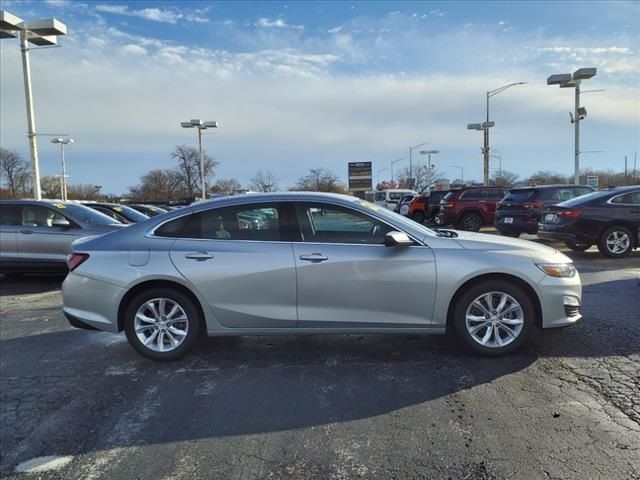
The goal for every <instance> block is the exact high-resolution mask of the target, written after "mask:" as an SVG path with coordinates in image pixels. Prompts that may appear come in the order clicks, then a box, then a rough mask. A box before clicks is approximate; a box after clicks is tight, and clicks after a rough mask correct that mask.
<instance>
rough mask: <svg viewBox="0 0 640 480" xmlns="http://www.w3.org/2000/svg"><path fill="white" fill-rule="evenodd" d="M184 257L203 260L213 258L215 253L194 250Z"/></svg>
mask: <svg viewBox="0 0 640 480" xmlns="http://www.w3.org/2000/svg"><path fill="white" fill-rule="evenodd" d="M184 258H188V259H189V260H196V261H198V262H203V261H205V260H210V259H212V258H213V255H211V254H210V253H207V252H193V253H187V254H185V256H184Z"/></svg>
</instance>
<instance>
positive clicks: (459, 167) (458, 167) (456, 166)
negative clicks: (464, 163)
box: [451, 165, 464, 185]
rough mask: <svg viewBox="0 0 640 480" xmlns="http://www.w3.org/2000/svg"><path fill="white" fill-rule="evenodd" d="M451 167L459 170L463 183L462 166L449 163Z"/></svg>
mask: <svg viewBox="0 0 640 480" xmlns="http://www.w3.org/2000/svg"><path fill="white" fill-rule="evenodd" d="M451 166H452V167H453V168H457V169H458V170H460V180H462V184H463V185H464V168H463V167H461V166H460V165H451Z"/></svg>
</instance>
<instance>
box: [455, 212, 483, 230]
mask: <svg viewBox="0 0 640 480" xmlns="http://www.w3.org/2000/svg"><path fill="white" fill-rule="evenodd" d="M480 227H482V217H481V216H480V215H478V214H477V213H465V214H464V215H463V216H462V218H461V219H460V228H461V229H462V230H468V231H470V232H477V231H479V230H480Z"/></svg>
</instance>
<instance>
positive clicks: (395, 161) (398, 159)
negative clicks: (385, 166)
mask: <svg viewBox="0 0 640 480" xmlns="http://www.w3.org/2000/svg"><path fill="white" fill-rule="evenodd" d="M405 158H407V157H400V158H396V159H395V160H391V181H392V182H393V164H394V163H398V162H399V161H401V160H404V159H405Z"/></svg>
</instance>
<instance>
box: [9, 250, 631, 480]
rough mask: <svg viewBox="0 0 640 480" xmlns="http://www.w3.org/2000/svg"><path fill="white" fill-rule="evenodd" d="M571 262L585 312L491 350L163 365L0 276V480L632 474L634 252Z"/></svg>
mask: <svg viewBox="0 0 640 480" xmlns="http://www.w3.org/2000/svg"><path fill="white" fill-rule="evenodd" d="M569 255H570V256H571V257H572V258H573V259H574V261H575V262H576V265H577V267H578V270H579V271H580V273H581V276H582V279H583V284H584V300H583V302H584V305H583V314H584V317H585V318H584V321H583V322H582V323H581V324H580V325H578V326H575V327H573V328H569V329H565V330H560V331H553V332H544V333H541V332H536V333H535V334H534V336H533V339H532V341H531V342H530V345H529V346H527V348H525V349H524V351H523V352H521V353H519V354H516V355H512V356H509V357H505V358H499V359H486V358H478V357H474V356H470V355H468V354H466V353H464V352H462V351H460V350H459V349H458V348H457V347H456V346H455V345H453V344H451V343H450V342H449V341H448V340H447V339H446V338H443V337H426V336H425V337H421V336H407V335H401V336H319V335H318V336H303V337H288V336H284V337H243V338H212V339H207V340H204V341H202V342H201V344H200V345H199V347H198V348H197V351H196V352H195V353H194V354H191V355H189V356H188V357H187V358H185V359H184V360H183V361H180V362H176V363H170V364H158V363H154V362H151V361H148V360H145V359H143V358H142V357H140V356H138V355H137V354H136V353H135V352H134V351H133V350H132V349H131V348H130V347H129V345H128V344H127V342H126V340H125V338H124V335H114V334H109V333H99V332H92V331H84V330H77V329H74V328H72V327H70V326H69V325H68V323H67V322H66V321H65V320H64V318H63V316H62V313H61V304H62V302H61V296H60V290H59V287H60V283H61V280H62V279H61V278H55V277H53V278H51V277H37V276H34V277H25V278H23V279H21V280H16V281H11V280H8V279H2V281H1V289H0V290H1V292H0V293H1V297H0V302H1V304H0V314H1V321H0V368H1V375H0V387H1V388H0V440H1V445H2V448H1V459H0V476H2V478H46V479H49V478H64V479H119V478H127V479H129V478H131V479H133V478H140V479H196V478H219V479H258V478H265V479H280V478H284V479H351V478H366V479H368V478H372V479H414V478H416V479H418V478H420V479H440V478H442V479H449V478H451V479H511V478H527V479H528V478H534V479H537V478H541V479H574V478H575V479H580V480H584V479H599V478H601V479H607V480H611V479H640V340H638V339H639V338H640V300H639V298H640V252H635V253H634V254H632V256H630V257H628V258H626V259H623V260H609V259H605V258H603V257H601V256H600V255H599V254H598V252H597V250H596V249H591V250H590V251H588V252H585V253H573V252H571V253H569ZM40 457H51V458H45V459H41V458H40ZM34 459H35V460H34ZM25 462H27V463H25ZM29 462H30V463H29ZM38 465H39V466H38ZM30 469H31V472H32V473H18V472H21V471H25V470H26V471H28V470H30Z"/></svg>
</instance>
